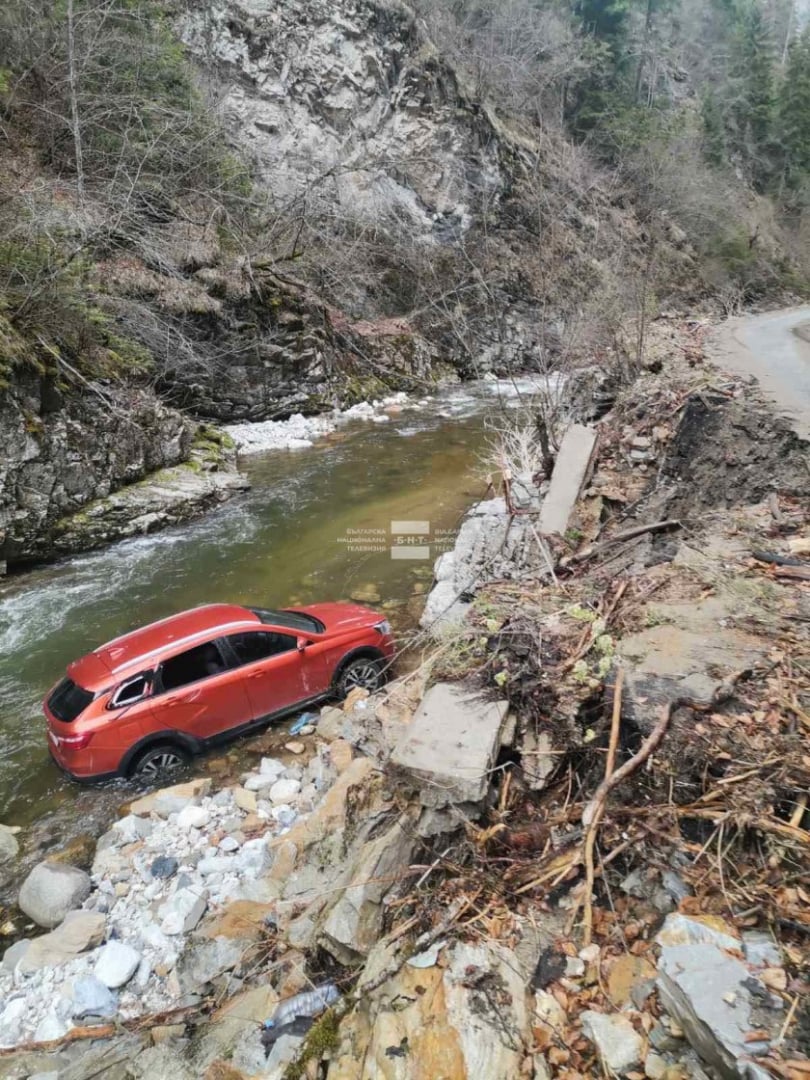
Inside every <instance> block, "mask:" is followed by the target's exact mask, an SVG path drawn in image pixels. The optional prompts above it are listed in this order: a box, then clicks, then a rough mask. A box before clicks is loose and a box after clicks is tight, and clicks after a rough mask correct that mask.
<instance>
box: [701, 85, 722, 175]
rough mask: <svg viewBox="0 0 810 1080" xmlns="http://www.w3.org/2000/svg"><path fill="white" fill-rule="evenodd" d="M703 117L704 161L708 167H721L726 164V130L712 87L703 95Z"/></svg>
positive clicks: (720, 107) (719, 105)
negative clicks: (707, 163)
mask: <svg viewBox="0 0 810 1080" xmlns="http://www.w3.org/2000/svg"><path fill="white" fill-rule="evenodd" d="M701 113H702V116H703V146H704V154H705V156H706V160H707V161H708V162H709V164H710V165H718V166H719V165H723V164H725V162H726V129H725V123H724V120H723V109H722V106H721V104H720V100H719V98H718V96H717V94H716V92H715V91H714V89H713V88H712V87H709V89H708V90H707V91H706V93H705V94H704V95H703V100H702V102H701Z"/></svg>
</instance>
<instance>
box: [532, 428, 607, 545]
mask: <svg viewBox="0 0 810 1080" xmlns="http://www.w3.org/2000/svg"><path fill="white" fill-rule="evenodd" d="M596 437H597V436H596V430H595V429H594V428H592V427H590V425H587V424H572V425H571V427H570V428H569V429H568V430H567V431H566V433H565V435H564V436H563V440H562V442H561V444H560V450H559V453H558V454H557V460H556V462H555V463H554V471H553V472H552V474H551V484H550V486H549V489H548V494H547V495H546V497H545V498H544V499H543V506H542V508H541V510H540V520H539V523H538V531H539V532H540V535H541V536H551V535H552V533H559V534H560V535H562V534H563V533H564V532H565V530H566V529H567V528H568V519H569V518H570V517H571V513H572V511H573V509H574V506H575V505H576V501H577V499H578V498H579V493H580V491H581V490H582V485H583V483H584V481H585V477H586V476H587V475H588V469H589V468H590V464H591V460H592V458H593V452H594V448H595V447H596Z"/></svg>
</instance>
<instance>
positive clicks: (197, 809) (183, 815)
mask: <svg viewBox="0 0 810 1080" xmlns="http://www.w3.org/2000/svg"><path fill="white" fill-rule="evenodd" d="M210 820H211V811H210V810H206V809H205V807H203V806H185V807H184V808H183V809H182V810H181V811H180V813H179V814H178V815H177V827H178V829H204V828H205V826H206V825H207V824H208V823H209V821H210Z"/></svg>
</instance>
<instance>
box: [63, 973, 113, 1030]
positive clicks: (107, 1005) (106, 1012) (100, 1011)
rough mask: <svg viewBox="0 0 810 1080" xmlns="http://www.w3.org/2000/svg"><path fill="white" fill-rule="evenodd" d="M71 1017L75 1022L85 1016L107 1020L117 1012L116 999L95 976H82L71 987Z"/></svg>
mask: <svg viewBox="0 0 810 1080" xmlns="http://www.w3.org/2000/svg"><path fill="white" fill-rule="evenodd" d="M71 989H72V998H73V1005H72V1007H71V1015H72V1016H73V1017H74V1018H75V1019H76V1020H83V1019H84V1018H85V1017H87V1016H100V1017H105V1018H109V1017H111V1016H115V1014H116V1012H117V1011H118V998H117V997H116V995H115V994H114V993H113V992H112V991H111V990H110V989H109V987H107V986H105V985H104V983H103V982H102V981H101V980H100V979H97V978H96V977H95V975H82V976H81V977H80V978H78V979H76V980H75V982H74V983H73V986H72V988H71Z"/></svg>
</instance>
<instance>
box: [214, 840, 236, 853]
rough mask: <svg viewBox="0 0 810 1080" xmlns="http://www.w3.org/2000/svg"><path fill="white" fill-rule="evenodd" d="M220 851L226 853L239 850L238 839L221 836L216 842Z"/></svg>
mask: <svg viewBox="0 0 810 1080" xmlns="http://www.w3.org/2000/svg"><path fill="white" fill-rule="evenodd" d="M217 847H218V848H219V850H220V851H224V852H225V853H226V854H227V853H229V852H232V851H238V850H239V841H238V840H236V839H235V838H234V837H233V836H223V837H222V839H221V840H220V842H219V843H218V844H217Z"/></svg>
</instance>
